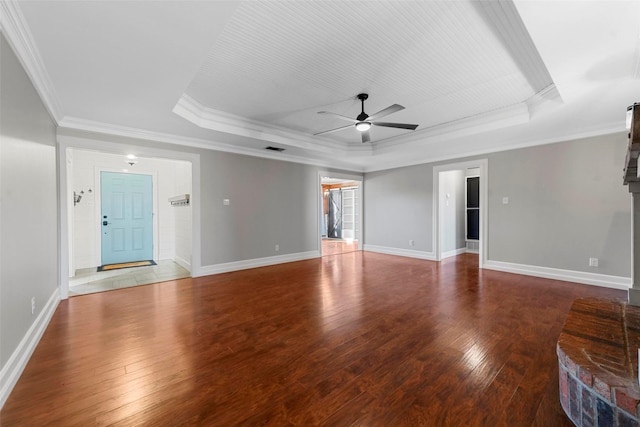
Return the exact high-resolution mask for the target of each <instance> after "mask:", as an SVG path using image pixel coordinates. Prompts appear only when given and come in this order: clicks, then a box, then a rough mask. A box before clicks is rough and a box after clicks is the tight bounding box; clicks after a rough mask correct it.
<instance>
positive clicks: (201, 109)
mask: <svg viewBox="0 0 640 427" xmlns="http://www.w3.org/2000/svg"><path fill="white" fill-rule="evenodd" d="M173 112H174V113H176V114H177V115H179V116H180V117H182V118H183V119H185V120H188V121H190V122H191V123H193V124H195V125H196V126H199V127H201V128H204V129H211V130H215V131H218V132H225V133H230V134H234V135H239V136H244V137H247V138H255V139H262V140H264V141H266V142H269V143H275V144H283V145H286V146H291V147H298V148H304V149H307V150H311V151H317V152H322V153H333V154H336V155H345V154H346V150H345V146H344V145H343V144H339V143H336V142H332V141H330V140H325V139H322V140H321V139H319V138H310V137H309V136H308V135H306V134H304V133H301V132H294V131H290V130H288V129H284V128H277V127H275V126H271V125H267V124H266V123H261V122H257V121H254V120H248V119H245V118H243V117H240V116H236V115H233V114H228V113H224V112H222V111H215V110H213V109H211V108H207V107H205V106H203V105H202V104H200V103H199V102H198V101H196V100H195V99H193V98H192V97H190V96H189V95H187V94H183V95H182V97H181V98H180V100H179V101H178V103H177V104H176V105H175V107H174V108H173Z"/></svg>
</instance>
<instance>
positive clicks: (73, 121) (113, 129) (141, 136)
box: [58, 117, 362, 172]
mask: <svg viewBox="0 0 640 427" xmlns="http://www.w3.org/2000/svg"><path fill="white" fill-rule="evenodd" d="M58 128H59V131H60V130H62V132H64V130H72V131H80V132H88V133H97V134H102V135H105V136H106V137H107V138H108V136H109V135H113V136H120V137H124V138H132V139H138V140H146V141H155V142H164V143H167V144H173V145H179V146H184V147H193V148H201V149H205V150H215V151H223V152H226V153H235V154H244V155H249V156H254V157H262V158H266V159H274V160H283V161H286V162H294V163H302V164H308V165H313V166H321V167H340V168H342V169H346V170H351V171H354V172H362V170H361V168H358V167H355V166H354V165H353V164H352V163H350V162H344V161H342V159H333V158H329V159H326V160H325V159H313V158H308V157H303V156H295V155H291V154H287V153H283V152H279V153H278V152H274V151H269V150H264V149H255V148H250V147H241V146H236V145H232V144H226V143H221V142H215V141H209V140H204V139H198V138H190V137H185V136H180V135H170V134H165V133H160V132H153V131H145V130H142V129H138V128H130V127H125V126H118V125H112V124H108V123H100V122H95V121H91V120H85V119H80V118H76V117H65V118H64V119H63V120H62V121H60V123H59V124H58ZM265 146H266V144H265Z"/></svg>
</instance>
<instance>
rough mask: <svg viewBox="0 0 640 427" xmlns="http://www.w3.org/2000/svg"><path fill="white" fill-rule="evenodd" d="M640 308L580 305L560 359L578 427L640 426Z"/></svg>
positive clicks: (565, 404) (568, 407)
mask: <svg viewBox="0 0 640 427" xmlns="http://www.w3.org/2000/svg"><path fill="white" fill-rule="evenodd" d="M639 347H640V307H637V306H632V305H628V304H627V303H625V302H616V301H609V300H599V299H592V298H589V299H578V300H576V301H574V303H573V305H572V307H571V310H570V311H569V315H568V317H567V321H566V322H565V325H564V328H563V329H562V333H561V334H560V338H559V339H558V345H557V353H558V366H559V373H560V402H561V404H562V408H563V409H564V411H565V413H566V414H567V416H568V417H569V418H570V419H571V421H573V423H574V424H575V425H577V426H580V427H582V426H584V427H592V426H593V427H602V426H625V427H626V426H640V412H639V407H638V404H639V403H640V386H639V385H638V348H639Z"/></svg>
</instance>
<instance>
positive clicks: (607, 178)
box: [364, 133, 631, 277]
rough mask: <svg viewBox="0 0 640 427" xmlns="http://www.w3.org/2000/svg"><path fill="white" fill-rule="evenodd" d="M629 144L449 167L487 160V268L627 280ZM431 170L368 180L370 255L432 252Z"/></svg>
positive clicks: (601, 140)
mask: <svg viewBox="0 0 640 427" xmlns="http://www.w3.org/2000/svg"><path fill="white" fill-rule="evenodd" d="M626 144H627V140H626V134H625V133H619V134H614V135H606V136H598V137H593V138H586V139H580V140H575V141H567V142H561V143H556V144H549V145H543V146H537V147H531V148H524V149H518V150H510V151H504V152H499V153H493V154H488V155H486V156H481V157H477V156H476V157H473V158H463V159H456V160H454V161H451V162H450V163H459V162H463V161H468V160H474V159H478V158H487V159H488V163H489V172H488V186H489V194H488V197H489V201H488V206H487V211H488V219H489V225H488V234H489V236H488V254H487V259H488V260H491V261H503V262H510V263H517V264H525V265H532V266H541V267H553V268H559V269H566V270H572V271H583V272H591V273H599V274H607V275H613V276H622V277H630V275H631V243H630V236H631V209H630V203H631V202H630V196H629V194H628V193H627V188H626V187H625V186H623V185H622V167H623V163H624V156H625V151H626ZM445 163H446V162H441V163H438V164H445ZM433 166H434V164H423V165H418V166H411V167H405V168H398V169H393V170H387V171H379V172H374V173H367V174H365V183H364V185H365V201H364V203H365V205H364V216H365V219H366V222H365V243H366V244H367V245H379V246H386V247H391V248H398V249H408V245H407V243H408V239H411V238H412V237H410V236H420V238H418V237H416V248H415V249H419V250H423V251H427V252H428V251H431V250H432V248H431V236H432V230H433V227H434V226H435V225H434V223H433V215H432V211H431V204H432V197H433V196H432V194H431V193H432V186H433V184H432V174H433ZM505 196H506V197H509V204H508V205H503V204H502V198H503V197H505ZM425 240H426V241H425ZM589 257H596V258H599V264H600V265H599V267H597V268H594V267H589V266H588V259H589Z"/></svg>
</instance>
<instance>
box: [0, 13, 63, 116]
mask: <svg viewBox="0 0 640 427" xmlns="http://www.w3.org/2000/svg"><path fill="white" fill-rule="evenodd" d="M17 3H18V2H14V1H1V2H0V30H1V31H2V33H3V34H4V36H5V38H6V39H7V42H8V43H9V45H10V46H11V48H12V49H13V50H14V52H15V53H16V56H17V57H18V59H19V60H20V63H21V64H22V66H23V67H24V69H25V71H26V72H27V74H28V75H29V78H30V79H31V82H32V83H33V85H34V87H35V89H36V91H37V92H38V94H39V95H40V98H42V101H43V102H44V105H45V107H46V109H47V111H48V112H49V114H50V115H51V117H52V118H53V120H54V121H55V122H56V123H59V122H60V120H61V119H62V117H63V116H64V113H63V110H62V106H61V105H60V102H59V101H58V97H57V96H56V91H55V88H54V86H53V83H52V82H51V79H50V78H49V74H48V73H47V69H46V67H45V66H44V63H43V61H42V57H41V56H40V52H39V51H38V47H37V46H36V45H35V43H34V42H33V37H31V32H30V31H29V26H28V25H27V23H26V21H25V19H24V16H23V15H22V12H21V11H20V8H19V7H18V5H17Z"/></svg>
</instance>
